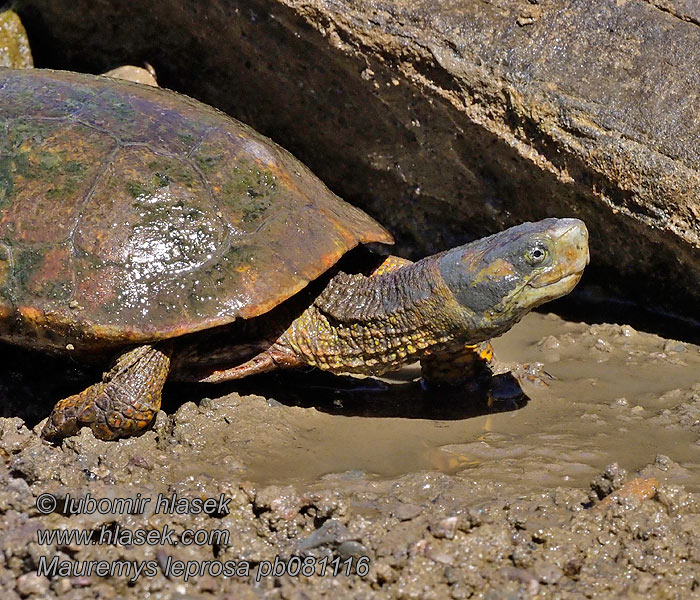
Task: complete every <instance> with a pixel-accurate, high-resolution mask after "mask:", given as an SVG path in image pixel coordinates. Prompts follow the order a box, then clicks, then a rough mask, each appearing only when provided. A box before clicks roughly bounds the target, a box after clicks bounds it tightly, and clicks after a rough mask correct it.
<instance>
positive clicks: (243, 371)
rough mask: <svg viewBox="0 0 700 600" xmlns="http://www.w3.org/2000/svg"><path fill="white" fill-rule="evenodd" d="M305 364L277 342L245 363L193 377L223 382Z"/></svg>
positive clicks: (204, 380)
mask: <svg viewBox="0 0 700 600" xmlns="http://www.w3.org/2000/svg"><path fill="white" fill-rule="evenodd" d="M305 364H306V363H305V362H304V361H303V360H302V359H301V358H300V357H299V356H297V355H296V354H295V353H294V352H293V351H291V350H290V349H288V348H285V347H284V346H281V345H279V344H276V343H275V344H272V345H271V346H270V347H269V348H267V349H266V350H263V351H262V352H260V353H259V354H256V355H255V356H253V358H251V359H249V360H247V361H245V362H244V363H241V364H239V365H236V366H234V367H231V368H229V369H223V370H215V371H209V372H207V373H202V374H200V375H198V376H195V377H193V378H192V379H194V380H196V381H199V382H201V383H222V382H224V381H232V380H234V379H242V378H243V377H248V376H249V375H258V374H259V373H267V372H269V371H276V370H277V369H294V368H296V367H301V366H304V365H305Z"/></svg>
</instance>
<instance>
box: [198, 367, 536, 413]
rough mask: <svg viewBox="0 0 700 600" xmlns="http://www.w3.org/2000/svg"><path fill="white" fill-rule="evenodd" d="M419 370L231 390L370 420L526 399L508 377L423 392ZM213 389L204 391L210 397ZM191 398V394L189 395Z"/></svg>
mask: <svg viewBox="0 0 700 600" xmlns="http://www.w3.org/2000/svg"><path fill="white" fill-rule="evenodd" d="M418 376H419V375H418V369H417V367H415V366H414V367H408V368H407V369H404V370H402V371H400V372H399V373H398V374H397V377H396V378H382V379H374V378H370V377H367V378H362V379H360V378H356V377H350V376H338V375H331V374H329V373H324V372H322V371H319V370H315V369H314V370H311V371H308V372H305V373H302V372H295V373H292V372H290V373H279V374H276V375H273V376H268V377H265V376H260V377H255V378H250V380H248V381H245V380H244V381H241V382H240V383H238V385H235V386H232V387H231V389H230V391H237V392H239V393H241V394H252V393H254V394H260V395H262V396H265V397H268V398H274V399H275V400H277V401H279V402H281V403H282V404H285V405H288V406H299V407H302V408H315V409H317V410H319V411H321V412H325V413H328V414H332V415H344V416H355V417H367V418H372V417H375V418H378V417H381V418H401V419H439V420H445V421H450V420H458V419H468V418H473V417H478V416H481V415H486V414H492V413H499V412H506V411H511V410H516V409H518V408H522V407H523V406H525V405H526V404H527V401H528V398H527V396H526V395H525V393H524V392H523V390H522V388H521V387H520V384H519V383H518V381H517V380H516V379H515V377H513V376H512V375H511V374H510V373H503V374H500V375H493V376H491V377H488V378H485V379H481V380H479V381H475V382H473V384H471V385H467V386H459V387H455V388H450V387H444V388H443V387H441V388H436V389H432V388H429V389H424V387H423V386H422V385H421V382H420V380H419V379H418ZM211 391H212V390H211V388H208V389H205V390H204V392H203V393H211ZM189 399H190V400H191V399H192V398H191V396H189Z"/></svg>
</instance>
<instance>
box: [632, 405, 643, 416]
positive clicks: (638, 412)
mask: <svg viewBox="0 0 700 600" xmlns="http://www.w3.org/2000/svg"><path fill="white" fill-rule="evenodd" d="M630 412H631V413H633V414H635V415H641V414H642V413H643V412H644V407H643V406H635V407H633V408H632V409H631V410H630Z"/></svg>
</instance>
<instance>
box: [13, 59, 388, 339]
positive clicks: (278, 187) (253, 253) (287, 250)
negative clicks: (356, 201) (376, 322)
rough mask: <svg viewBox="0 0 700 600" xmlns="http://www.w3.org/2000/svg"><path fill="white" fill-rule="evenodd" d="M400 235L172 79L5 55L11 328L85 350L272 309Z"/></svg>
mask: <svg viewBox="0 0 700 600" xmlns="http://www.w3.org/2000/svg"><path fill="white" fill-rule="evenodd" d="M391 241H392V238H391V235H390V234H389V233H387V231H386V230H385V229H384V228H383V227H381V225H379V224H378V223H376V222H375V221H374V220H373V219H372V218H370V217H369V216H368V215H366V214H365V213H363V212H362V211H361V210H359V209H357V208H355V207H353V206H350V205H349V204H347V203H346V202H344V201H342V200H341V199H340V198H338V197H337V196H336V195H334V194H333V193H332V192H331V191H330V190H328V188H326V187H325V185H324V184H323V183H322V182H321V181H320V180H319V179H318V178H317V177H315V176H314V175H313V174H312V173H311V172H310V171H309V170H308V169H307V168H306V167H305V166H304V165H302V164H301V163H300V162H299V161H298V160H297V159H295V158H294V157H293V156H292V155H291V154H289V153H288V152H286V151H285V150H283V149H282V148H280V147H279V146H278V145H276V144H275V143H273V142H272V141H271V140H269V139H267V138H266V137H264V136H262V135H260V134H259V133H257V132H255V131H254V130H253V129H251V128H250V127H248V126H246V125H244V124H243V123H240V122H238V121H236V120H234V119H232V118H230V117H228V116H227V115H225V114H223V113H222V112H220V111H218V110H216V109H214V108H212V107H210V106H207V105H205V104H202V103H200V102H197V101H195V100H193V99H191V98H188V97H186V96H183V95H180V94H176V93H174V92H170V91H167V90H162V89H156V88H151V87H146V86H140V85H137V84H133V83H129V82H124V81H119V80H115V79H110V78H107V77H99V76H90V75H81V74H76V73H69V72H62V71H47V70H31V69H28V70H11V69H0V338H2V339H4V340H6V341H10V342H13V343H19V344H22V345H26V346H30V347H37V348H45V349H49V348H65V347H66V345H68V344H72V345H73V347H75V349H77V350H79V349H82V350H86V349H88V350H89V349H94V348H101V347H105V346H110V345H119V344H128V343H139V342H146V341H154V340H158V339H164V338H168V337H174V336H178V335H181V334H184V333H190V332H194V331H198V330H202V329H206V328H211V327H216V326H220V325H224V324H227V323H230V322H232V321H233V320H235V319H237V318H250V317H254V316H257V315H260V314H263V313H265V312H267V311H268V310H270V309H271V308H273V307H274V306H276V305H277V304H279V303H281V302H282V301H284V300H285V299H286V298H288V297H290V296H292V295H293V294H295V293H296V292H297V291H299V290H300V289H302V288H303V287H304V286H306V285H307V283H308V282H309V281H311V280H313V279H315V278H316V277H318V276H319V275H320V274H321V273H323V272H324V271H325V270H327V269H328V268H329V267H330V266H331V265H333V264H334V263H335V262H336V261H337V260H338V259H339V258H340V257H341V256H342V255H343V254H344V253H345V252H346V251H347V250H349V249H350V248H352V247H354V246H355V245H357V244H358V243H359V242H386V243H390V242H391Z"/></svg>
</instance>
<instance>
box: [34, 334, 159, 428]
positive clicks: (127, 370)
mask: <svg viewBox="0 0 700 600" xmlns="http://www.w3.org/2000/svg"><path fill="white" fill-rule="evenodd" d="M169 364H170V357H169V350H168V351H163V350H161V349H157V348H153V347H152V346H140V347H138V348H135V349H133V350H130V351H128V352H125V353H124V354H122V355H121V356H120V357H119V358H118V359H117V360H116V362H115V364H114V366H113V367H112V369H111V370H110V371H109V372H108V373H105V374H104V379H103V381H101V382H100V383H96V384H94V385H91V386H90V387H88V388H86V389H85V390H83V391H82V392H80V393H79V394H76V395H74V396H69V397H68V398H64V399H63V400H61V401H59V402H58V403H57V404H56V406H55V407H54V409H53V411H52V412H51V414H50V415H49V420H48V421H47V423H46V425H45V426H44V429H43V430H42V432H41V437H42V438H44V439H45V440H48V441H60V440H61V439H63V438H65V437H69V436H71V435H75V434H76V433H78V431H79V430H80V429H82V428H83V427H90V429H92V432H93V434H94V435H95V437H96V438H98V439H101V440H114V439H117V438H121V437H128V436H132V435H138V434H140V433H143V432H144V431H145V430H146V429H147V428H148V426H149V425H150V424H151V422H152V421H153V419H154V417H155V415H156V413H157V412H158V410H159V409H160V395H161V390H162V388H163V384H164V383H165V379H166V377H167V375H168V367H169Z"/></svg>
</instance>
